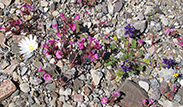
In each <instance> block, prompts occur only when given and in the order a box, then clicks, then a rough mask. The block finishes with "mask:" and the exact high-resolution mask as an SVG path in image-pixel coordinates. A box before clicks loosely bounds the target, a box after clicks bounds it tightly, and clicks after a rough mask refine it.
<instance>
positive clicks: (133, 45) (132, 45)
mask: <svg viewBox="0 0 183 107" xmlns="http://www.w3.org/2000/svg"><path fill="white" fill-rule="evenodd" d="M136 44H137V42H136V41H135V40H134V39H133V40H132V43H131V47H132V48H134V49H136V46H137V45H136Z"/></svg>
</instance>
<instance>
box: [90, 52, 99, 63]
mask: <svg viewBox="0 0 183 107" xmlns="http://www.w3.org/2000/svg"><path fill="white" fill-rule="evenodd" d="M88 57H89V58H90V59H91V60H92V61H96V60H97V59H98V54H95V53H91V54H90V55H89V56H88Z"/></svg>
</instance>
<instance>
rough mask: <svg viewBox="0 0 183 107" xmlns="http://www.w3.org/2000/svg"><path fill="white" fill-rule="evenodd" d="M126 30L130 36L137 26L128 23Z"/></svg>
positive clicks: (126, 33)
mask: <svg viewBox="0 0 183 107" xmlns="http://www.w3.org/2000/svg"><path fill="white" fill-rule="evenodd" d="M125 29H126V32H125V35H129V36H130V37H131V36H132V35H133V31H135V28H134V27H133V26H131V25H130V24H128V25H127V26H126V27H125Z"/></svg>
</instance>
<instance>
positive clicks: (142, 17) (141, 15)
mask: <svg viewBox="0 0 183 107" xmlns="http://www.w3.org/2000/svg"><path fill="white" fill-rule="evenodd" d="M137 19H139V20H140V21H141V20H143V19H144V15H143V13H139V14H138V16H137Z"/></svg>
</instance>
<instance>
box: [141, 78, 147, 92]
mask: <svg viewBox="0 0 183 107" xmlns="http://www.w3.org/2000/svg"><path fill="white" fill-rule="evenodd" d="M139 85H140V87H142V88H143V89H144V90H146V91H147V92H148V90H149V84H148V83H147V82H145V81H141V80H140V81H139Z"/></svg>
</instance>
